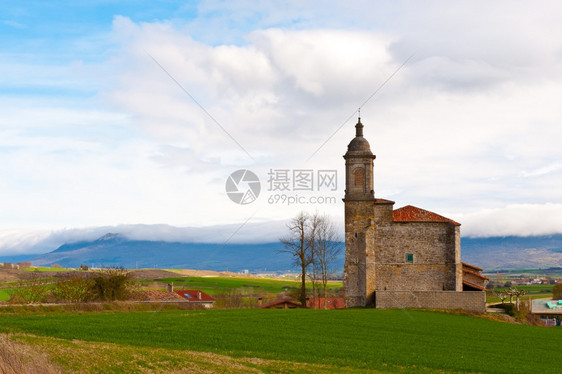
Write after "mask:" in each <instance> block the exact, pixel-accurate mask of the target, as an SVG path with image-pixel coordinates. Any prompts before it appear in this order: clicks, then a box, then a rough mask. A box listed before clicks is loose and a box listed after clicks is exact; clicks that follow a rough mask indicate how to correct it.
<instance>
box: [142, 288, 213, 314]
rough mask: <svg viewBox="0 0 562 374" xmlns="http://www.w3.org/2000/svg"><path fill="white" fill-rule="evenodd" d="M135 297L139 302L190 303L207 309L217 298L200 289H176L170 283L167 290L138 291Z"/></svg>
mask: <svg viewBox="0 0 562 374" xmlns="http://www.w3.org/2000/svg"><path fill="white" fill-rule="evenodd" d="M133 298H134V299H135V300H136V301H139V302H149V303H152V302H154V303H190V304H193V305H197V306H200V307H202V308H205V309H210V308H212V307H213V304H214V303H215V299H214V298H213V297H212V296H210V295H208V294H206V293H205V292H203V291H200V290H174V286H173V285H171V284H170V285H168V290H167V291H138V292H135V294H134V295H133Z"/></svg>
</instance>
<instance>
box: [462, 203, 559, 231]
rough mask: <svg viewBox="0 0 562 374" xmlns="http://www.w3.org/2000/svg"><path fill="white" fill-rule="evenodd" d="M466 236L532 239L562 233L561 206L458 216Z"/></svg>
mask: <svg viewBox="0 0 562 374" xmlns="http://www.w3.org/2000/svg"><path fill="white" fill-rule="evenodd" d="M458 219H459V220H461V222H462V223H463V229H462V232H463V235H467V236H476V237H486V236H510V235H515V236H530V235H550V234H556V233H560V228H561V227H562V204H550V203H547V204H513V205H508V206H506V207H505V208H498V209H487V210H483V211H480V212H476V213H472V214H467V215H463V216H459V218H458Z"/></svg>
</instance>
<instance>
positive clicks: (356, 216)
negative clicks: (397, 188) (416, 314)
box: [343, 118, 488, 311]
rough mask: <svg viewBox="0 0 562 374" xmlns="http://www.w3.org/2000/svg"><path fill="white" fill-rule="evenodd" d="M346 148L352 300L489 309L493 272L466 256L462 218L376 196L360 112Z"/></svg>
mask: <svg viewBox="0 0 562 374" xmlns="http://www.w3.org/2000/svg"><path fill="white" fill-rule="evenodd" d="M355 128H356V136H355V138H354V139H353V140H352V141H351V142H350V143H349V145H348V149H347V153H346V154H345V156H344V158H345V165H346V190H345V198H344V200H343V201H344V203H345V267H344V292H345V304H346V307H353V306H374V307H376V308H436V309H466V310H475V311H484V310H485V308H486V294H485V292H483V291H485V286H486V283H487V281H488V278H486V277H484V276H483V275H481V274H480V272H481V271H482V269H480V268H478V267H476V266H473V265H469V264H465V263H463V262H461V247H460V224H459V223H458V222H455V221H453V220H451V219H448V218H445V217H443V216H440V215H438V214H435V213H432V212H429V211H427V210H423V209H420V208H417V207H414V206H411V205H408V206H405V207H402V208H400V209H394V202H393V201H390V200H385V199H380V198H376V197H375V193H374V187H373V160H374V159H375V156H374V155H373V153H372V152H371V148H370V145H369V142H368V141H367V140H366V139H365V138H364V137H363V124H362V123H361V118H359V121H358V123H357V125H356V126H355Z"/></svg>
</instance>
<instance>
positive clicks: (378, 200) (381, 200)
mask: <svg viewBox="0 0 562 374" xmlns="http://www.w3.org/2000/svg"><path fill="white" fill-rule="evenodd" d="M375 204H394V201H392V200H386V199H375Z"/></svg>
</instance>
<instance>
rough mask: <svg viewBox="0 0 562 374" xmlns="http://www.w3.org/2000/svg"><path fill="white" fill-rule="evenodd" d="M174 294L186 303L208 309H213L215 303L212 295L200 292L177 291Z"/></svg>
mask: <svg viewBox="0 0 562 374" xmlns="http://www.w3.org/2000/svg"><path fill="white" fill-rule="evenodd" d="M173 292H175V293H176V294H177V295H179V296H180V297H181V298H182V299H183V300H184V301H187V302H189V303H191V304H198V305H201V306H203V307H204V308H206V309H210V308H212V307H213V304H214V302H215V299H214V298H213V297H212V296H211V295H208V294H206V293H205V292H203V291H200V290H176V291H173Z"/></svg>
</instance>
